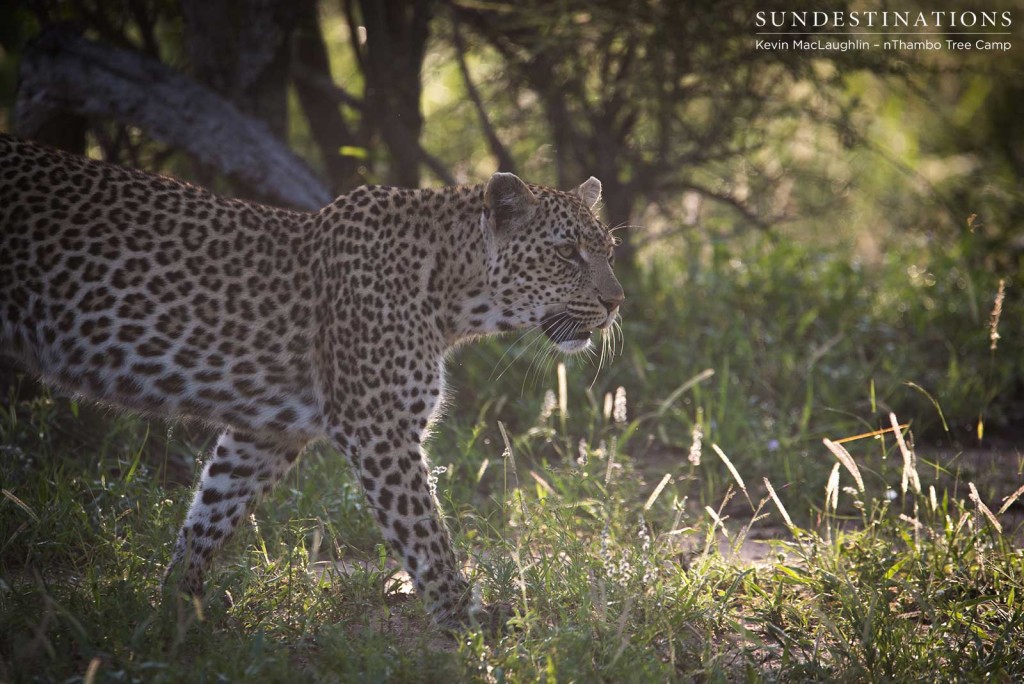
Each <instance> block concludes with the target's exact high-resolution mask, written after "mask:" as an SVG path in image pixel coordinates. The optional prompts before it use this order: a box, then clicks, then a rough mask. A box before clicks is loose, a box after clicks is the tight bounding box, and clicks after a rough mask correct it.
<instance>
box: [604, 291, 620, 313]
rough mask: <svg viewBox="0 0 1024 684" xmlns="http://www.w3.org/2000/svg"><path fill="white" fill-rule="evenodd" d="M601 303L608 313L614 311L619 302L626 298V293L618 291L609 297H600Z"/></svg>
mask: <svg viewBox="0 0 1024 684" xmlns="http://www.w3.org/2000/svg"><path fill="white" fill-rule="evenodd" d="M600 299H601V303H602V304H604V308H605V309H607V310H608V313H611V312H613V311H615V309H617V308H619V304H622V302H623V301H624V300H625V299H626V295H625V294H623V293H621V292H618V293H616V294H614V295H612V296H610V297H601V298H600Z"/></svg>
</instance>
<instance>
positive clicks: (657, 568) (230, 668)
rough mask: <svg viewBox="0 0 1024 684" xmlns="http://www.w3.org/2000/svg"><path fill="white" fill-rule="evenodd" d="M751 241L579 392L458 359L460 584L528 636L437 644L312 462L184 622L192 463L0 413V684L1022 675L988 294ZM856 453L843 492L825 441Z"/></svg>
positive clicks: (550, 378) (843, 471)
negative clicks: (463, 569) (175, 558)
mask: <svg viewBox="0 0 1024 684" xmlns="http://www.w3.org/2000/svg"><path fill="white" fill-rule="evenodd" d="M761 239H762V238H758V237H754V238H751V240H750V241H749V242H748V243H746V244H741V243H734V244H732V245H731V246H730V247H728V248H725V247H722V246H715V247H711V248H709V249H708V250H706V252H707V253H705V254H703V255H702V256H700V258H696V257H694V258H693V259H692V260H688V259H689V257H681V256H680V255H673V254H667V255H665V258H664V259H662V260H659V259H654V260H653V261H652V265H651V266H650V267H649V268H646V269H644V270H643V271H642V272H640V273H637V274H633V276H632V277H631V280H632V282H631V283H629V284H628V285H627V290H628V292H629V293H630V295H631V298H630V302H629V308H628V309H627V311H626V318H625V325H624V331H625V334H626V346H625V349H624V350H623V353H622V355H621V357H619V358H617V359H615V362H614V363H613V364H612V365H611V366H610V367H606V368H605V369H604V370H602V372H601V374H600V375H598V376H597V377H596V379H595V378H594V370H595V367H594V366H589V365H586V364H569V368H568V373H567V378H566V382H565V383H564V385H561V383H559V382H558V373H556V372H555V371H554V370H553V369H550V368H549V369H548V370H547V371H545V370H544V368H543V367H542V368H540V369H539V370H538V368H537V366H538V365H542V364H534V365H533V366H532V368H530V361H529V359H522V360H518V361H514V362H513V365H512V367H511V369H510V370H509V371H508V372H506V373H504V374H503V375H501V377H500V378H496V377H495V376H497V375H499V374H500V369H501V368H503V367H504V364H505V363H507V362H508V360H509V358H513V357H514V356H515V352H513V353H512V354H510V355H509V356H508V357H505V360H504V361H502V362H501V366H497V364H498V359H499V358H500V357H501V355H502V351H503V346H502V345H501V344H489V345H482V346H476V347H470V348H467V349H465V350H463V351H461V352H460V353H459V355H458V356H456V357H455V358H454V359H453V364H452V378H451V383H450V384H451V385H452V386H453V387H454V388H455V390H456V392H457V393H456V395H455V396H454V398H453V403H452V407H451V409H450V410H449V415H448V416H447V418H446V419H445V421H444V422H443V424H442V425H441V426H440V427H439V429H438V432H437V434H436V435H435V437H434V438H433V439H432V441H431V443H430V446H429V450H430V452H431V454H432V455H433V460H434V462H435V465H436V466H437V469H436V471H435V475H436V477H437V478H438V487H439V491H440V492H441V493H442V496H443V497H444V499H445V507H446V510H447V512H448V514H449V519H450V523H451V525H452V528H453V532H454V535H455V537H456V540H457V545H458V547H459V549H460V550H461V551H463V552H464V554H465V555H466V556H467V559H468V560H467V562H468V571H469V572H470V574H471V575H473V576H474V577H475V578H476V581H477V583H478V584H479V585H480V586H481V587H482V589H483V591H484V595H485V598H486V599H488V600H494V601H507V602H510V603H511V604H512V605H514V606H515V607H516V609H517V611H518V613H517V617H516V618H515V620H514V623H515V629H514V630H513V631H511V632H510V633H508V634H506V635H503V636H498V637H494V636H485V635H483V634H480V633H477V632H466V633H464V634H462V635H459V636H458V637H457V638H450V637H448V636H446V635H443V634H441V633H440V632H437V631H436V630H434V629H433V627H432V626H431V625H430V623H429V620H428V619H427V617H426V615H425V613H424V611H423V608H422V607H421V605H420V604H419V602H418V601H417V600H416V599H415V598H414V597H412V596H410V595H409V594H408V593H407V591H405V590H404V589H403V587H402V585H401V582H400V581H399V580H400V576H399V574H398V573H397V571H396V569H395V568H394V565H393V564H392V563H391V562H390V561H389V560H388V558H387V554H385V553H384V552H383V549H382V547H381V544H380V538H379V536H378V534H377V532H376V530H375V527H374V524H373V522H372V520H371V518H370V516H369V515H367V513H366V511H365V508H364V506H363V500H362V494H361V492H360V491H359V488H358V485H357V484H356V483H355V482H354V481H353V479H352V478H351V476H350V474H349V472H348V469H347V467H345V465H344V463H343V462H342V459H341V458H340V457H339V456H338V455H337V454H335V453H333V452H332V451H331V450H329V449H327V448H317V449H313V450H311V451H309V452H308V453H306V454H305V455H304V456H303V458H302V459H301V462H300V464H299V465H298V467H297V468H296V469H295V471H294V472H293V473H290V474H289V476H288V478H287V479H286V481H285V482H284V483H282V485H281V486H280V487H279V488H278V490H277V491H276V492H275V494H274V496H273V497H272V498H271V499H270V500H269V501H267V502H265V504H264V505H263V506H262V507H261V508H260V509H259V511H258V512H257V514H256V516H255V524H251V525H248V526H246V529H245V530H244V531H243V532H242V533H241V534H240V537H239V539H238V540H237V541H236V542H233V543H232V544H231V546H230V547H229V549H228V550H227V551H226V553H225V554H224V556H223V562H222V564H221V566H220V570H219V571H218V572H217V573H215V575H214V576H213V577H212V578H211V582H210V586H211V589H212V590H213V589H216V590H218V591H214V592H212V595H211V597H210V599H209V600H207V601H206V603H205V604H202V605H193V604H190V603H188V602H184V601H182V600H181V599H180V598H179V597H177V596H174V595H173V594H162V593H161V591H160V587H159V584H160V577H161V572H162V569H163V567H164V565H165V564H166V563H167V561H168V559H169V555H170V549H171V546H170V545H171V543H172V541H173V539H174V534H175V531H176V528H177V525H178V524H179V523H180V521H181V519H182V518H183V516H184V512H185V508H186V506H187V503H188V490H187V489H186V488H183V487H180V486H174V485H171V484H167V483H166V480H167V479H168V477H169V476H172V475H174V474H175V473H177V475H176V476H173V477H170V479H178V480H189V479H191V475H192V473H193V472H194V471H195V470H196V469H197V468H198V462H197V457H198V456H199V455H200V454H201V452H202V448H203V445H204V444H205V441H206V439H207V436H204V435H202V434H197V433H193V432H190V431H189V430H188V429H187V428H186V427H185V426H180V425H172V426H170V427H168V426H167V425H163V424H160V423H153V424H147V423H145V422H143V421H140V420H138V419H135V418H132V417H130V416H117V415H109V414H105V413H103V412H102V411H98V410H95V409H90V408H89V407H85V406H78V405H77V404H75V403H74V402H72V401H70V400H68V399H65V398H60V397H51V396H49V395H45V394H44V395H43V396H41V397H36V398H34V399H31V400H21V401H18V400H13V401H12V402H10V403H8V404H6V405H5V408H4V409H3V412H2V414H0V445H2V447H0V448H2V449H3V451H4V454H3V458H2V459H0V482H2V489H3V497H2V498H0V680H4V681H7V680H10V681H71V680H74V681H80V680H81V681H88V682H93V681H96V682H99V681H189V682H194V681H233V680H242V679H247V680H256V681H279V680H281V681H284V680H287V681H290V682H294V681H296V680H301V681H305V680H309V681H338V682H347V681H413V682H418V681H439V682H451V681H462V680H468V681H474V680H480V681H495V682H503V681H507V682H534V681H547V682H554V681H615V682H634V681H635V682H648V681H665V680H683V681H689V680H701V681H722V680H724V681H733V680H749V681H760V680H764V679H770V680H776V679H781V680H797V681H812V680H829V681H832V680H840V681H909V680H936V679H938V680H965V681H978V680H985V681H1014V680H1019V679H1020V678H1021V676H1022V675H1024V603H1022V601H1021V597H1022V595H1024V554H1022V552H1021V550H1020V549H1019V548H1018V547H1019V539H1020V537H1019V529H1018V527H1019V522H1020V520H1021V502H1020V500H1016V499H1014V497H1013V493H1014V490H1015V489H1016V488H1017V487H1018V485H1020V484H1021V483H1024V476H1022V468H1024V454H1022V453H1021V452H1020V451H1019V450H1016V449H1014V448H1012V447H1008V446H1006V444H1007V443H1008V442H1006V441H997V442H995V443H993V442H992V437H991V435H992V434H993V433H994V432H996V431H997V429H998V428H1000V427H1002V429H1003V431H1004V432H1003V434H1004V435H1006V436H1008V437H1009V436H1012V433H1009V432H1006V430H1007V429H1009V428H1011V427H1012V420H1011V419H1012V418H1013V416H1014V413H1013V411H1014V410H1015V408H1014V406H1013V405H1012V403H1011V402H1007V401H1004V397H1006V396H1012V395H1008V392H1010V391H1011V390H1012V388H1013V383H1014V382H1018V381H1019V379H1020V378H1021V377H1024V371H1022V370H1021V365H1020V364H1021V360H1020V359H1019V358H1017V357H1016V356H1014V355H1013V354H1009V353H1006V352H1005V347H1006V344H1007V340H1003V341H1002V342H1001V343H1000V344H1001V345H1002V346H1001V347H999V348H997V349H996V350H992V349H991V348H990V338H989V330H988V314H989V311H990V310H991V306H992V298H993V297H994V295H995V293H996V291H997V283H996V279H995V277H994V276H990V275H988V274H987V273H986V272H985V271H984V269H980V268H977V269H976V268H972V267H971V266H970V264H969V262H968V261H967V260H966V258H965V257H963V256H958V254H957V252H956V250H947V251H946V252H943V253H938V252H930V251H928V250H921V249H919V248H918V247H914V246H906V247H905V248H904V249H905V251H903V252H896V253H893V256H892V257H891V258H887V259H886V260H885V261H883V262H881V263H878V264H872V265H870V266H868V265H862V266H857V265H855V264H854V265H851V262H850V260H849V258H848V256H847V255H844V254H842V253H841V252H840V251H837V252H835V253H833V254H831V255H830V254H821V253H819V252H816V251H814V250H813V249H811V248H808V247H801V246H800V245H798V244H789V245H786V244H777V245H775V246H774V247H773V248H772V249H770V250H769V249H765V244H761V243H760V242H759V241H760V240H761ZM908 264H912V265H914V267H915V268H914V269H909V268H908ZM639 293H643V294H642V295H641V294H639ZM1011 295H1012V288H1011V289H1010V294H1008V295H1007V297H1006V301H1005V303H1004V310H1003V313H1002V316H1003V322H1002V325H1003V326H1004V327H1003V328H1002V329H1003V330H1004V333H1006V331H1009V330H1010V329H1012V326H1014V325H1016V326H1017V328H1016V329H1019V321H1020V308H1019V303H1018V302H1016V301H1015V300H1013V298H1012V296H1011ZM528 343H529V340H527V341H524V342H523V343H522V344H523V345H524V346H525V345H526V344H528ZM496 367H497V372H496ZM908 382H911V383H913V385H910V384H907V383H908ZM562 387H564V389H562ZM620 387H621V388H623V389H622V390H621V391H619V389H618V388H620ZM549 393H550V394H549ZM546 394H547V397H546V398H545V395H546ZM933 400H934V402H935V403H933ZM563 408H564V410H563ZM890 412H893V413H895V414H896V415H897V416H898V417H899V421H900V424H909V425H910V428H909V429H906V430H903V431H902V432H905V433H906V438H907V440H910V441H909V442H908V443H907V444H906V446H907V449H908V453H909V452H910V451H911V450H912V451H913V457H911V458H910V460H905V458H904V456H903V453H902V450H901V447H900V446H899V444H898V443H897V441H896V440H895V439H894V435H893V433H892V432H891V431H890V432H888V433H879V431H880V430H881V429H884V428H887V427H889V428H891V419H890V418H889V414H890ZM499 423H500V426H499ZM979 424H981V425H983V426H987V436H985V440H984V441H982V442H978V438H977V435H978V431H979V427H978V426H979ZM862 433H869V434H870V433H879V434H872V435H871V436H868V437H864V438H861V439H854V440H850V441H846V442H844V443H843V446H844V448H846V449H847V450H848V452H849V454H850V456H851V458H852V461H853V463H854V466H853V468H855V469H856V470H857V471H858V473H859V474H860V477H861V479H862V481H863V487H860V486H859V485H858V484H857V481H856V480H855V478H854V476H853V475H852V470H851V469H850V468H848V467H846V466H840V467H839V468H835V465H836V464H837V463H838V461H837V460H836V457H835V456H834V455H833V453H832V451H830V449H829V448H827V447H826V445H825V444H823V443H822V440H823V438H828V439H830V440H832V441H833V442H838V441H840V440H842V439H843V438H847V437H851V436H856V435H859V434H862ZM695 435H699V438H700V439H699V441H698V443H697V444H694V437H695ZM983 436H984V435H983ZM915 440H916V442H917V444H916V445H915V444H914V443H913V442H914V441H915ZM907 463H909V464H910V465H909V466H907V465H905V464H907ZM908 467H909V468H912V469H913V473H914V474H916V476H917V478H918V479H919V480H920V485H921V486H920V491H917V490H915V488H914V478H913V477H912V476H911V475H910V474H909V471H908V470H907V468H908ZM905 473H906V474H908V477H907V485H906V488H904V487H903V482H902V481H903V479H904V474H905ZM836 478H838V479H836ZM741 484H742V486H741ZM986 510H987V511H988V513H986ZM997 525H998V527H999V528H1001V529H997ZM221 592H226V594H229V595H230V599H231V600H230V601H225V600H223V598H224V596H223V595H222V593H221Z"/></svg>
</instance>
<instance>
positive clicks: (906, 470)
mask: <svg viewBox="0 0 1024 684" xmlns="http://www.w3.org/2000/svg"><path fill="white" fill-rule="evenodd" d="M889 421H890V422H891V423H892V433H893V434H894V435H896V443H897V444H898V445H899V447H900V453H901V454H902V455H903V476H902V479H901V481H900V488H901V489H903V493H904V494H906V493H907V488H908V486H909V488H910V489H913V490H914V493H915V494H920V493H921V478H920V476H918V474H917V455H916V454H914V452H913V451H911V450H910V449H909V448H907V441H906V440H905V439H903V431H902V430H901V429H900V422H899V421H898V420H896V414H895V413H890V414H889Z"/></svg>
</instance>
